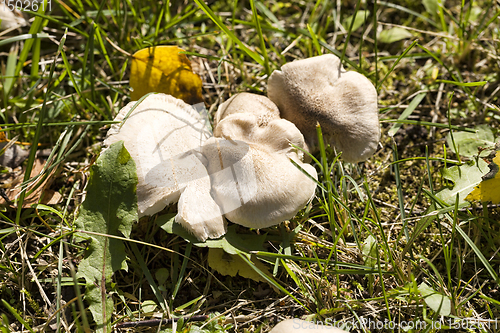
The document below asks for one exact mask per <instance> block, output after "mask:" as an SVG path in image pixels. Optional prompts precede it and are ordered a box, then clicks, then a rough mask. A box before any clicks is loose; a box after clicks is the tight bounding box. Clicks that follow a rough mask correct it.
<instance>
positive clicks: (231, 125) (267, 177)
mask: <svg viewBox="0 0 500 333" xmlns="http://www.w3.org/2000/svg"><path fill="white" fill-rule="evenodd" d="M243 96H244V95H243ZM246 97H248V96H246ZM246 97H245V98H246ZM258 99H261V100H263V101H268V99H267V98H266V97H258ZM233 101H235V102H238V101H237V99H236V98H235V99H234V100H233ZM254 101H255V99H254ZM238 103H239V102H238ZM238 103H236V104H233V106H234V105H238ZM269 103H270V104H269ZM269 103H268V104H269V105H271V106H269V105H268V106H265V105H264V107H263V106H262V105H261V104H259V103H256V104H255V105H254V107H252V108H251V109H252V110H253V112H252V113H251V114H247V113H245V112H244V113H239V112H232V111H231V110H230V108H227V109H226V110H228V111H230V112H228V113H226V114H225V115H224V119H222V120H221V121H220V122H219V124H218V126H217V127H216V129H215V131H216V134H217V135H219V136H220V138H209V137H210V136H211V133H210V132H209V131H208V129H207V126H206V121H205V119H203V118H202V117H201V116H200V115H199V114H198V113H197V112H196V111H195V110H194V109H192V108H191V107H190V106H189V105H187V104H185V103H184V102H183V101H181V100H179V99H176V98H174V97H172V96H168V95H163V94H154V95H150V96H148V97H147V98H146V99H145V100H144V101H142V102H141V103H139V104H138V105H136V103H134V102H132V103H129V104H128V105H127V106H126V107H125V108H123V109H122V110H121V111H120V113H119V115H118V116H117V117H116V120H119V121H121V123H119V124H114V125H113V126H112V127H111V129H110V130H109V132H108V137H107V138H106V140H105V142H104V143H105V145H106V146H109V145H111V144H112V143H114V142H117V141H120V140H123V141H124V144H125V147H126V148H127V150H128V151H129V153H130V155H131V156H132V158H133V159H134V162H135V163H136V167H137V175H138V185H137V199H138V208H139V215H140V216H144V215H152V214H155V213H157V212H159V211H161V210H162V209H163V208H165V206H166V205H168V204H171V203H174V202H176V201H179V203H178V213H177V216H176V221H177V222H178V223H180V224H182V225H183V226H184V227H185V228H186V229H187V230H189V231H190V232H191V233H193V234H194V235H195V236H196V237H197V238H198V239H199V240H201V241H204V240H206V239H207V238H217V237H220V236H222V235H223V234H224V233H225V231H226V225H225V220H224V217H223V215H224V216H226V217H227V218H228V219H230V220H231V221H233V222H234V223H237V224H241V225H243V226H247V227H250V228H264V227H268V226H271V225H275V224H278V223H280V222H282V221H284V220H286V219H290V218H292V217H293V216H295V214H296V213H297V212H298V211H299V210H300V209H301V208H303V207H304V206H305V205H306V204H307V202H308V201H309V200H311V198H312V197H313V195H314V192H315V188H316V183H315V182H314V181H313V180H312V179H311V178H314V179H317V174H316V170H315V169H314V168H313V167H312V166H311V165H309V164H305V163H303V162H302V157H303V153H302V151H300V150H299V149H297V148H294V147H293V146H292V145H295V146H297V147H300V148H303V147H305V143H304V138H303V136H302V134H301V133H300V131H299V130H298V129H297V127H295V125H293V124H292V123H291V122H289V121H287V120H284V119H275V118H276V114H277V109H276V108H275V107H273V104H272V102H270V101H269ZM264 104H265V103H264ZM259 105H260V106H259ZM133 108H134V109H133ZM237 109H238V110H240V111H242V110H244V109H245V104H240V107H238V108H237ZM263 109H264V110H263ZM129 113H130V114H129ZM263 114H271V115H272V116H271V117H270V118H269V117H262V115H263ZM262 119H266V121H265V122H262ZM290 160H293V161H294V162H295V163H296V164H297V165H299V166H300V167H301V168H302V169H303V171H304V172H307V173H308V174H309V176H308V175H306V174H304V172H303V171H301V170H299V168H297V167H296V166H295V165H294V164H293V163H292V162H291V161H290Z"/></svg>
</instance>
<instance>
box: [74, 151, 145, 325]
mask: <svg viewBox="0 0 500 333" xmlns="http://www.w3.org/2000/svg"><path fill="white" fill-rule="evenodd" d="M136 186H137V175H136V166H135V163H134V161H133V160H132V158H131V157H130V155H129V153H128V151H127V150H126V149H125V147H124V145H123V141H119V142H116V143H114V144H112V145H111V146H110V147H109V148H108V149H106V150H104V151H103V152H102V153H101V156H99V158H98V159H97V161H96V163H95V165H93V166H92V167H91V168H90V178H89V183H88V185H87V196H86V198H85V201H84V202H83V203H82V206H81V208H80V215H79V216H78V219H77V220H76V225H77V228H78V229H79V230H81V231H88V232H92V233H98V234H105V235H113V236H121V237H123V236H125V237H129V236H130V232H131V229H132V224H133V222H134V221H137V198H136V193H135V191H136ZM77 236H78V237H77V238H78V239H81V238H86V239H90V243H89V245H88V248H87V250H86V251H85V257H84V259H83V260H82V261H81V262H80V265H79V266H78V274H77V277H79V278H80V277H83V278H85V282H86V285H87V286H86V291H85V299H86V301H87V302H88V303H89V309H90V311H91V313H92V316H93V317H94V320H95V321H96V323H97V331H98V332H111V314H112V312H113V301H112V299H111V297H110V296H109V295H108V292H107V289H108V288H109V284H110V282H111V276H112V275H113V273H114V272H116V271H117V270H120V269H125V270H126V269H127V263H126V261H125V260H126V256H125V245H124V244H123V242H122V241H120V240H118V239H115V238H110V237H106V236H98V235H95V234H88V233H84V232H80V233H78V235H77Z"/></svg>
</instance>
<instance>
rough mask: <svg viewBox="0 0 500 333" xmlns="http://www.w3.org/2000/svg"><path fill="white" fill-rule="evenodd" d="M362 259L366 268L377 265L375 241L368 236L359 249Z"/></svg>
mask: <svg viewBox="0 0 500 333" xmlns="http://www.w3.org/2000/svg"><path fill="white" fill-rule="evenodd" d="M361 252H362V253H363V259H364V261H365V265H366V266H370V267H375V265H376V264H377V240H376V239H375V238H374V237H373V236H372V235H370V236H368V237H367V238H366V240H365V241H364V243H363V246H362V247H361Z"/></svg>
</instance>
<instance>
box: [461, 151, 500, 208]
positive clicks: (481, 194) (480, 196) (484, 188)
mask: <svg viewBox="0 0 500 333" xmlns="http://www.w3.org/2000/svg"><path fill="white" fill-rule="evenodd" d="M499 165H500V151H497V152H496V154H495V157H494V158H493V160H492V161H491V162H490V163H489V164H488V167H489V168H490V172H488V173H487V174H486V175H484V176H483V177H482V181H481V183H479V185H478V186H476V187H475V188H474V190H472V192H471V193H470V194H469V195H468V196H467V197H466V198H465V199H466V200H468V201H481V202H487V201H491V202H492V203H493V204H499V203H500V173H499V172H498V170H499Z"/></svg>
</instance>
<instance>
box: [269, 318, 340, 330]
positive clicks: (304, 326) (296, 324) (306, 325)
mask: <svg viewBox="0 0 500 333" xmlns="http://www.w3.org/2000/svg"><path fill="white" fill-rule="evenodd" d="M306 332H325V333H326V332H330V333H348V332H347V331H344V330H341V329H340V328H337V327H335V326H333V325H320V324H315V323H314V322H311V321H305V320H301V319H287V320H283V321H281V322H280V323H279V324H278V325H276V326H274V328H273V329H272V330H271V331H270V332H269V333H306Z"/></svg>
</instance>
